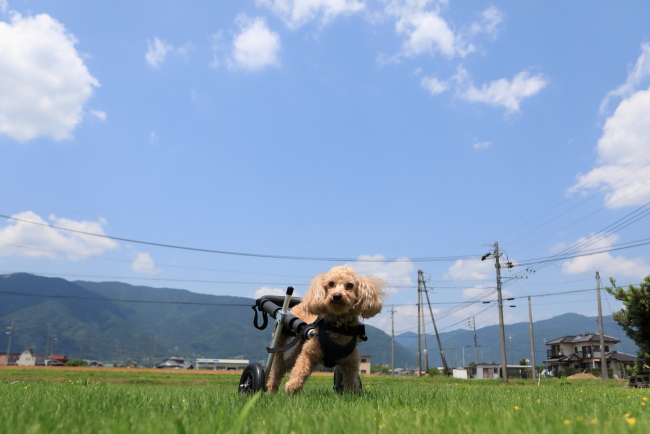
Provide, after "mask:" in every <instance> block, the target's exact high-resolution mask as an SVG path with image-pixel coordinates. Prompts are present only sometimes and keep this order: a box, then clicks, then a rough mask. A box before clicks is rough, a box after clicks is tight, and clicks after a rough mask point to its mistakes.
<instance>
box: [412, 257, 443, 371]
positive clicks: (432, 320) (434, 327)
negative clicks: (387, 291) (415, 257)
mask: <svg viewBox="0 0 650 434" xmlns="http://www.w3.org/2000/svg"><path fill="white" fill-rule="evenodd" d="M421 274H422V270H418V280H419V278H420V275H421ZM422 288H423V289H424V295H426V297H427V304H428V305H429V313H430V314H431V322H432V323H433V331H434V332H435V333H436V340H437V341H438V348H439V349H440V359H441V360H442V366H444V368H445V375H447V376H449V367H448V366H447V358H446V357H445V350H444V349H443V348H442V343H440V335H439V334H438V327H436V320H435V319H434V317H433V309H432V308H431V300H429V291H427V284H426V283H425V282H424V279H422Z"/></svg>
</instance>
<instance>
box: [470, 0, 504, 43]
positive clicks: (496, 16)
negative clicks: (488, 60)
mask: <svg viewBox="0 0 650 434" xmlns="http://www.w3.org/2000/svg"><path fill="white" fill-rule="evenodd" d="M503 19H504V14H503V13H502V12H501V11H499V10H498V9H497V8H495V7H494V6H490V7H489V8H487V9H486V10H484V11H483V13H482V14H481V21H480V22H478V23H474V24H472V26H471V34H472V35H477V34H479V33H485V34H487V35H489V36H492V37H493V38H495V37H496V36H497V35H498V33H499V24H501V22H502V21H503Z"/></svg>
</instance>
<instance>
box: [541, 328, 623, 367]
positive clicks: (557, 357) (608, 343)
mask: <svg viewBox="0 0 650 434" xmlns="http://www.w3.org/2000/svg"><path fill="white" fill-rule="evenodd" d="M603 337H604V341H605V351H603V352H601V350H600V335H599V334H597V333H585V334H582V335H570V336H562V337H560V338H557V339H553V340H552V341H548V342H547V343H546V345H549V346H550V347H551V348H550V349H549V350H547V351H546V357H547V359H546V360H544V363H546V364H547V365H548V371H549V373H550V374H551V375H552V376H557V374H558V372H559V371H560V370H562V369H564V368H567V367H569V366H570V367H573V368H575V369H578V370H581V371H583V370H588V371H593V370H594V369H595V368H600V367H601V360H602V353H604V356H605V357H604V358H605V360H606V361H607V368H612V370H613V371H614V375H618V376H619V377H625V376H627V375H626V372H625V366H633V365H634V362H635V361H636V356H633V355H631V354H626V353H621V352H618V351H614V345H615V344H617V343H619V342H620V340H618V339H616V338H613V337H611V336H603Z"/></svg>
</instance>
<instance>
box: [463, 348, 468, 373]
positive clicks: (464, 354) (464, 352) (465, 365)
mask: <svg viewBox="0 0 650 434" xmlns="http://www.w3.org/2000/svg"><path fill="white" fill-rule="evenodd" d="M465 366H467V365H466V364H465V345H463V368H464V367H465Z"/></svg>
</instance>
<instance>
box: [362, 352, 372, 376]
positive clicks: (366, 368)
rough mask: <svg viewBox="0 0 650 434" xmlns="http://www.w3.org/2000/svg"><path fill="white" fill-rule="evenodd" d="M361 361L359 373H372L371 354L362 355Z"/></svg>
mask: <svg viewBox="0 0 650 434" xmlns="http://www.w3.org/2000/svg"><path fill="white" fill-rule="evenodd" d="M360 357H361V363H360V364H359V374H370V366H371V365H370V357H371V356H360Z"/></svg>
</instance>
